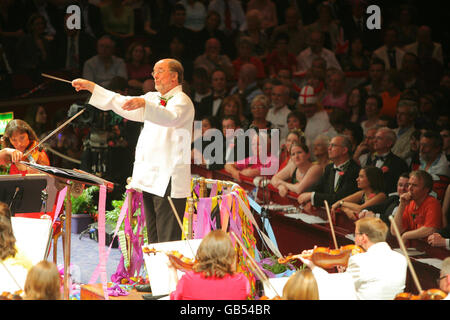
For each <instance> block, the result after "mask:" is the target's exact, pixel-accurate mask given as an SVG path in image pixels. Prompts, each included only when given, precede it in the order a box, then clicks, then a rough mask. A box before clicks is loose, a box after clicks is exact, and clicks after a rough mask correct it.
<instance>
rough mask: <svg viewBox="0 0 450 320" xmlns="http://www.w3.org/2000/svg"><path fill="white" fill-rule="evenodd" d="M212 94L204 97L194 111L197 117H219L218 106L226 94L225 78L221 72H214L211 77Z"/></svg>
mask: <svg viewBox="0 0 450 320" xmlns="http://www.w3.org/2000/svg"><path fill="white" fill-rule="evenodd" d="M210 88H211V90H212V94H210V95H207V96H206V97H204V98H203V99H202V100H201V101H200V103H199V105H198V109H197V110H196V116H197V115H201V116H204V115H207V116H214V117H217V116H219V112H220V106H221V104H222V101H223V100H224V98H225V97H226V95H227V93H228V88H227V78H226V75H225V72H223V71H222V70H219V69H218V70H215V71H214V72H213V73H212V75H211V84H210Z"/></svg>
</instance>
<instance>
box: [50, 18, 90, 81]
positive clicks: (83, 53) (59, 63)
mask: <svg viewBox="0 0 450 320" xmlns="http://www.w3.org/2000/svg"><path fill="white" fill-rule="evenodd" d="M69 17H70V15H69V14H66V16H65V20H64V22H63V23H64V32H62V33H57V34H56V36H55V49H56V53H55V59H56V62H55V67H56V68H58V69H61V70H67V71H69V72H71V73H72V75H73V76H74V77H78V76H79V75H81V71H82V70H83V65H84V63H85V62H86V61H87V60H88V59H89V58H91V57H92V56H94V55H95V38H93V37H92V36H91V35H89V34H88V33H86V32H85V31H84V29H76V28H75V29H69V28H68V27H67V22H68V18H69Z"/></svg>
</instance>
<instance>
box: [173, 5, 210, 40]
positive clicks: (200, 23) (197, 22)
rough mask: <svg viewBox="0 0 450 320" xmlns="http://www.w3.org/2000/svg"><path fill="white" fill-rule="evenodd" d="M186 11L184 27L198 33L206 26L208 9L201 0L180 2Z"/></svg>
mask: <svg viewBox="0 0 450 320" xmlns="http://www.w3.org/2000/svg"><path fill="white" fill-rule="evenodd" d="M179 3H181V4H182V5H183V6H184V8H185V9H186V21H185V23H184V26H185V27H186V28H188V29H190V30H192V31H194V32H198V31H200V30H202V29H203V27H204V26H205V20H206V7H205V5H204V4H203V2H202V1H199V0H180V1H179Z"/></svg>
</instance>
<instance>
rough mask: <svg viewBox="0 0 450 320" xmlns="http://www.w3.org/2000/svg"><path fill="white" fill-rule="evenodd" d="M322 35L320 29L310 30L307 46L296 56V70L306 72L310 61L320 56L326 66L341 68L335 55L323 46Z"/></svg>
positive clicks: (310, 63)
mask: <svg viewBox="0 0 450 320" xmlns="http://www.w3.org/2000/svg"><path fill="white" fill-rule="evenodd" d="M324 41H325V40H324V35H323V34H322V32H320V31H312V32H311V33H310V35H309V46H308V48H306V49H305V50H303V51H301V52H300V54H299V55H298V56H297V64H298V67H297V69H298V71H300V72H306V71H307V70H308V69H309V68H311V65H312V61H313V60H314V58H316V57H322V58H323V59H324V60H325V61H326V68H327V69H329V68H332V67H333V68H337V69H338V70H341V66H340V64H339V62H338V61H337V59H336V56H335V55H334V53H333V52H332V51H331V50H328V49H326V48H325V47H324Z"/></svg>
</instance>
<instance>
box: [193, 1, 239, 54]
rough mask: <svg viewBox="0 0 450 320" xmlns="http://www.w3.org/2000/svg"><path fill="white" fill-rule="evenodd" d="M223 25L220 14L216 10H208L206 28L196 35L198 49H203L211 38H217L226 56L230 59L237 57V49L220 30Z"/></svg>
mask: <svg viewBox="0 0 450 320" xmlns="http://www.w3.org/2000/svg"><path fill="white" fill-rule="evenodd" d="M220 24H221V18H220V14H219V13H218V12H217V11H214V10H208V12H207V15H206V19H205V26H204V27H203V29H202V30H200V31H197V33H196V38H197V40H196V46H197V47H198V48H203V47H204V45H205V43H206V41H207V40H208V39H210V38H215V39H217V40H218V41H219V42H220V47H221V48H222V49H223V51H224V53H225V55H227V56H228V57H234V56H235V51H236V49H235V47H234V45H232V43H231V41H230V39H229V38H228V37H227V36H225V33H224V32H223V30H220V29H219V26H220Z"/></svg>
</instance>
